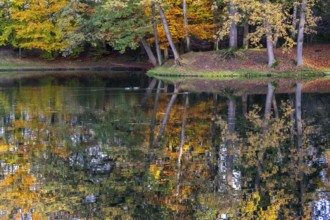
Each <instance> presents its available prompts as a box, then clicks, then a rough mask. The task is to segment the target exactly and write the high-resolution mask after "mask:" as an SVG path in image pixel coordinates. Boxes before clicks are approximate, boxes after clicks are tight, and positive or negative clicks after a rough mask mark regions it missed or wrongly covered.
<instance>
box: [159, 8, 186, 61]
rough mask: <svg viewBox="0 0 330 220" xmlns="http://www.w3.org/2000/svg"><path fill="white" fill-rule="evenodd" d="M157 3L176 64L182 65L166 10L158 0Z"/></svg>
mask: <svg viewBox="0 0 330 220" xmlns="http://www.w3.org/2000/svg"><path fill="white" fill-rule="evenodd" d="M155 4H156V5H157V7H158V11H159V14H160V17H161V18H162V21H163V26H164V30H165V33H166V37H167V40H168V42H169V44H170V46H171V49H172V52H173V55H174V60H175V64H177V65H180V55H179V53H178V51H177V49H176V48H175V45H174V42H173V39H172V36H171V32H170V29H169V26H168V23H167V20H166V17H165V14H164V11H163V9H162V7H161V6H160V4H159V3H158V2H156V3H155Z"/></svg>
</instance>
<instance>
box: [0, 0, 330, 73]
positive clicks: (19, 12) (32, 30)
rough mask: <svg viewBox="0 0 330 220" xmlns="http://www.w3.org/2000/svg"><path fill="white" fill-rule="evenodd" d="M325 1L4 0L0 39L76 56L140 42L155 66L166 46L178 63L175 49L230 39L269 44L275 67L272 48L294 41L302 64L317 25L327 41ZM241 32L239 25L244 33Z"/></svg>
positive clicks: (286, 46) (232, 42) (132, 46)
mask: <svg viewBox="0 0 330 220" xmlns="http://www.w3.org/2000/svg"><path fill="white" fill-rule="evenodd" d="M329 5H330V4H329V3H326V2H325V1H317V0H288V1H283V0H199V1H194V0H158V1H152V0H125V1H123V0H104V1H96V0H95V1H75V0H71V1H70V0H48V1H39V0H27V1H22V0H4V1H1V2H0V7H1V8H0V19H1V20H0V44H1V45H12V46H13V47H15V48H19V49H39V50H41V51H44V52H45V54H47V55H48V56H56V55H58V54H62V55H64V56H68V55H76V54H79V53H81V52H83V51H84V50H85V49H86V45H88V46H89V47H95V48H98V50H100V51H101V52H102V48H103V50H106V48H107V46H108V45H109V46H110V47H111V48H113V49H114V50H118V51H120V52H122V53H123V52H125V51H126V50H127V49H128V48H130V49H136V48H138V47H140V46H142V47H143V48H144V49H145V50H146V52H147V54H148V57H149V60H150V61H151V62H152V63H153V65H160V64H161V63H162V60H164V59H166V58H167V57H168V53H169V52H168V51H171V52H172V53H173V55H174V58H175V61H176V63H177V64H180V54H181V53H183V52H186V51H189V50H191V48H192V43H193V42H196V41H201V40H203V42H209V43H212V44H213V45H214V49H218V48H219V47H223V44H225V43H224V42H226V41H229V45H228V47H229V49H230V50H236V49H237V48H238V45H239V46H241V45H242V46H243V47H245V48H246V47H249V46H266V47H267V54H268V66H270V67H271V66H274V65H276V57H275V56H274V48H275V47H282V48H283V49H285V50H287V49H291V48H292V47H293V46H295V45H297V60H296V61H297V64H298V65H302V64H303V61H302V45H303V42H304V34H306V33H307V34H314V33H315V31H316V29H317V28H316V27H317V26H318V25H321V26H320V28H319V29H320V31H321V35H319V36H321V37H323V39H325V40H326V38H327V32H328V30H327V27H328V26H329V24H328V23H327V18H329V10H327V8H329V7H330V6H329ZM322 17H323V19H322ZM238 29H239V30H244V31H243V36H242V37H241V38H238V32H242V31H238ZM314 35H315V34H314ZM314 35H313V36H314ZM310 36H312V35H310ZM241 39H242V41H243V42H238V41H241ZM153 51H155V52H157V53H155V54H157V56H154V52H153ZM101 52H100V53H101ZM162 56H164V58H162Z"/></svg>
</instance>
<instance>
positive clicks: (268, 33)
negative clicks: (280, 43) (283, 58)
mask: <svg viewBox="0 0 330 220" xmlns="http://www.w3.org/2000/svg"><path fill="white" fill-rule="evenodd" d="M262 2H263V3H264V4H268V2H267V0H262ZM265 28H266V40H267V55H268V67H273V65H274V63H275V55H274V45H273V36H272V30H271V27H270V24H269V21H268V16H267V15H265Z"/></svg>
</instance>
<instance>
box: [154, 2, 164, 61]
mask: <svg viewBox="0 0 330 220" xmlns="http://www.w3.org/2000/svg"><path fill="white" fill-rule="evenodd" d="M151 9H152V27H153V31H154V38H155V47H156V54H157V60H158V65H160V66H161V65H162V55H161V52H160V48H159V40H158V32H157V23H156V10H155V3H154V2H153V3H152V4H151Z"/></svg>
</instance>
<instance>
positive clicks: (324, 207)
mask: <svg viewBox="0 0 330 220" xmlns="http://www.w3.org/2000/svg"><path fill="white" fill-rule="evenodd" d="M326 194H327V195H326ZM323 195H324V196H325V197H327V199H325V198H322V199H320V200H318V201H316V202H315V203H314V207H313V215H314V217H313V220H329V219H330V202H329V199H330V194H329V193H324V194H323Z"/></svg>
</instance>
